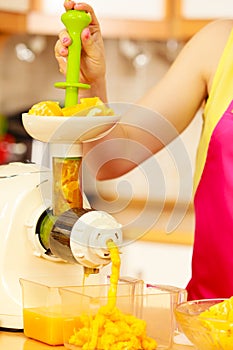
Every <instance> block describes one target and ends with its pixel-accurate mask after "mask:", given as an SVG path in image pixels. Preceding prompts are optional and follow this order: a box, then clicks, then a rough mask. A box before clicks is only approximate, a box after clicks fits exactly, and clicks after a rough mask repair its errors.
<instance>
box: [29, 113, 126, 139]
mask: <svg viewBox="0 0 233 350" xmlns="http://www.w3.org/2000/svg"><path fill="white" fill-rule="evenodd" d="M119 120H120V117H119V116H118V115H115V116H95V117H93V116H84V117H79V116H72V117H60V116H59V117H56V116H38V115H29V114H28V113H23V115H22V121H23V125H24V128H25V130H26V131H27V133H28V134H29V135H30V136H31V137H32V138H34V139H36V140H39V141H42V142H50V143H69V144H70V143H81V142H84V141H87V140H93V139H98V138H101V137H102V136H103V135H104V134H106V133H107V132H109V131H110V130H111V129H112V128H113V127H114V125H115V124H116V123H117V122H118V121H119Z"/></svg>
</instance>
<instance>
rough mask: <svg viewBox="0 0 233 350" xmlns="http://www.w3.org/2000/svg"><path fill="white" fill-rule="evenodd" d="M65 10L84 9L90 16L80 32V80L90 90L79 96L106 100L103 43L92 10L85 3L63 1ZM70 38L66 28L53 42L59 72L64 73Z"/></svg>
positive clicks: (82, 92) (81, 91)
mask: <svg viewBox="0 0 233 350" xmlns="http://www.w3.org/2000/svg"><path fill="white" fill-rule="evenodd" d="M64 7H65V9H66V10H71V9H74V10H84V11H86V12H89V13H90V15H91V18H92V21H91V23H90V25H89V26H88V27H87V28H85V29H84V30H83V31H82V33H81V41H82V52H81V59H80V82H81V83H85V84H90V85H91V89H90V90H81V89H80V93H79V96H80V97H88V96H98V97H100V98H101V100H102V101H103V102H107V96H106V83H105V73H106V64H105V52H104V43H103V39H102V35H101V31H100V25H99V22H98V20H97V17H96V15H95V13H94V10H93V9H92V7H91V6H89V5H87V4H85V3H78V4H77V3H75V2H74V1H71V0H68V1H65V3H64ZM70 44H71V38H70V36H69V34H68V33H67V31H66V30H62V31H61V32H60V33H59V39H58V41H57V42H56V44H55V57H56V59H57V62H58V64H59V69H60V72H61V73H63V74H64V75H65V74H66V67H67V56H68V48H69V45H70Z"/></svg>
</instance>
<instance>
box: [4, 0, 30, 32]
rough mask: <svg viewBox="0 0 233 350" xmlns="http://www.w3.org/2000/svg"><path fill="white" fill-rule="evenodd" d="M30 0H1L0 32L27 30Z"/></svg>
mask: <svg viewBox="0 0 233 350" xmlns="http://www.w3.org/2000/svg"><path fill="white" fill-rule="evenodd" d="M29 9H30V0H14V1H13V0H12V1H5V0H0V33H1V32H2V33H8V34H11V33H19V32H20V33H21V32H25V28H26V15H27V12H28V11H29Z"/></svg>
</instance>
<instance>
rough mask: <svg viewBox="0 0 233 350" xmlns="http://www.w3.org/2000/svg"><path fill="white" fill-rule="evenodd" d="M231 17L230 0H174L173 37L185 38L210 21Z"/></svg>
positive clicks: (232, 13)
mask: <svg viewBox="0 0 233 350" xmlns="http://www.w3.org/2000/svg"><path fill="white" fill-rule="evenodd" d="M231 17H233V6H232V0H174V18H173V29H172V31H173V37H174V38H176V39H182V40H187V39H189V38H190V37H191V36H192V35H194V34H195V33H196V32H197V31H198V30H200V29H201V28H202V27H203V26H204V25H206V24H208V23H209V22H210V21H213V20H215V19H219V18H231Z"/></svg>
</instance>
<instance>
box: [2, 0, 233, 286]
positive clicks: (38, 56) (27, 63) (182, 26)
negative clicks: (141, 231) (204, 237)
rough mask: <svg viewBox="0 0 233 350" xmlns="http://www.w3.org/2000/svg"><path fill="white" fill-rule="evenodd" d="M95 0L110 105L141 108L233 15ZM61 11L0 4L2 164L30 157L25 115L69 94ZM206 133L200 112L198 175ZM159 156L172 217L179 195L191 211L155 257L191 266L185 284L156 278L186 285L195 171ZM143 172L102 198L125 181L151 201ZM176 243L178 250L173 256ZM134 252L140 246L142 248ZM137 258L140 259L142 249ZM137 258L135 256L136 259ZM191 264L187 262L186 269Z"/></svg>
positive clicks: (194, 140) (176, 3)
mask: <svg viewBox="0 0 233 350" xmlns="http://www.w3.org/2000/svg"><path fill="white" fill-rule="evenodd" d="M88 2H89V3H90V4H91V5H93V7H94V8H95V10H96V13H97V15H98V17H99V20H100V24H101V28H102V33H103V36H104V41H105V49H106V59H107V84H108V97H109V101H111V102H126V103H136V102H137V100H138V99H139V98H140V97H142V95H143V94H145V93H146V91H147V89H149V88H150V87H151V86H153V85H154V84H156V82H157V81H158V80H159V79H160V78H161V77H162V76H163V75H164V74H165V72H166V71H167V69H168V68H169V66H170V65H171V63H172V62H173V60H174V59H175V57H176V56H177V54H178V53H179V51H180V49H181V48H182V47H183V45H184V44H185V42H187V40H188V39H189V38H190V37H191V36H192V35H193V34H194V33H195V32H196V31H197V30H199V29H200V28H201V27H203V26H204V25H205V24H207V23H208V22H209V21H211V20H214V19H215V18H220V17H221V18H222V17H230V16H233V5H232V0H144V1H141V0H134V1H132V0H118V1H113V0H90V1H88ZM62 12H63V0H47V1H46V0H11V1H10V2H6V1H5V0H0V91H1V93H0V163H1V164H3V163H4V162H9V161H27V160H30V157H31V139H30V138H29V137H28V135H27V134H26V132H25V131H24V129H23V127H22V123H21V113H22V112H25V111H27V110H28V109H29V108H30V106H32V105H33V104H34V103H36V102H38V101H42V100H50V99H51V100H57V101H59V102H60V103H61V104H62V102H63V99H64V91H63V90H59V89H56V88H54V86H53V84H54V82H57V81H60V80H61V79H62V78H61V74H60V73H59V71H58V65H57V62H56V60H55V58H54V52H53V51H54V44H55V42H56V40H57V34H58V32H59V31H60V30H61V29H62V28H63V26H62V24H61V23H60V15H61V13H62ZM190 69H192V68H191V67H190ZM171 108H172V106H171ZM200 130H201V111H199V113H198V114H197V116H196V118H195V119H194V120H193V122H192V124H191V125H190V126H189V127H188V128H187V130H185V132H184V133H183V135H182V140H183V142H184V147H185V149H186V150H187V152H188V156H189V159H190V164H191V169H192V172H193V168H194V164H195V154H196V148H197V144H198V141H199V135H200ZM153 158H154V157H153ZM155 158H156V162H157V164H159V167H160V169H161V171H162V174H163V176H164V181H165V184H166V186H165V187H166V188H165V189H166V198H165V201H166V203H168V204H167V211H168V214H170V213H171V212H172V210H173V205H174V203H175V202H176V200H177V198H178V197H179V201H180V203H181V206H182V208H183V209H181V210H183V211H186V210H187V213H188V214H187V216H186V217H187V221H186V222H185V221H183V228H181V229H180V230H176V231H175V233H176V234H174V235H173V236H169V235H167V236H166V237H165V238H161V235H160V236H159V233H158V239H157V243H158V244H157V248H158V249H157V248H156V247H153V251H152V252H151V255H152V256H155V255H157V259H158V261H159V264H160V266H161V259H162V261H164V266H167V265H166V263H167V260H166V258H167V257H168V256H169V258H170V261H171V259H173V260H174V261H171V265H170V267H171V266H172V265H173V266H174V269H175V270H176V271H177V270H179V269H180V271H182V270H184V269H185V271H184V272H183V274H182V280H179V278H180V277H178V279H177V277H174V276H176V274H175V273H174V271H173V270H171V269H170V270H169V271H164V270H162V271H161V275H158V274H157V277H156V281H158V280H159V281H160V282H166V281H163V276H166V279H167V278H170V279H169V281H170V283H172V282H173V279H175V280H174V284H176V285H184V281H185V280H187V279H188V276H189V274H190V270H189V267H187V266H189V262H190V258H191V248H192V242H193V212H192V201H191V192H192V185H191V181H190V176H191V175H192V174H190V172H189V171H188V170H187V173H185V172H184V173H183V174H182V178H180V174H179V172H178V171H177V167H176V164H174V162H173V161H172V159H171V155H170V154H169V152H167V150H163V151H161V152H159V154H158V155H156V156H155ZM153 162H154V159H150V160H148V161H147V162H146V163H147V164H146V169H147V170H146V171H148V169H149V171H150V168H152V166H153ZM144 170H145V169H143V168H142V169H140V168H139V169H135V170H134V171H132V172H131V173H130V174H128V175H126V176H125V177H124V178H123V179H122V178H121V179H120V180H114V181H106V182H104V184H99V190H100V192H101V193H102V194H103V196H106V197H112V196H116V193H117V189H118V185H119V181H120V182H122V180H126V182H127V183H128V184H130V186H131V189H132V193H133V196H134V197H135V199H136V200H139V201H140V200H142V201H143V200H144V199H145V197H147V196H148V188H147V187H148V181H147V177H146V175H145V171H144ZM155 181H156V180H155ZM181 183H182V185H181ZM181 186H182V191H180V187H181ZM179 191H180V193H179ZM150 199H151V200H152V201H155V202H159V201H164V193H160V192H159V191H158V192H156V195H155V197H154V198H150ZM190 207H191V209H190ZM187 208H188V209H187ZM181 226H182V225H181ZM181 226H180V227H181ZM176 235H177V238H176ZM151 237H152V236H150V234H149V236H148V238H147V239H145V241H144V242H143V243H142V244H144V245H146V248H147V253H148V254H147V257H145V262H144V265H145V267H142V265H141V260H140V259H138V262H137V261H136V260H137V259H133V260H134V262H133V265H130V262H129V261H130V259H129V261H128V263H127V266H128V267H127V269H128V270H130V269H131V272H132V270H133V271H134V272H135V274H136V275H137V276H139V277H143V278H144V279H148V280H150V281H151V280H152V277H151V276H152V275H153V273H154V271H151V267H150V265H151V263H150V248H151V244H150V242H151V241H153V240H154V238H153V239H152V238H151ZM159 237H160V238H159ZM148 242H149V243H148ZM168 243H169V248H168V247H167V246H166V254H164V253H163V254H162V253H161V252H162V249H161V246H160V245H163V244H168ZM174 244H175V248H176V252H178V253H177V254H173V255H172V252H173V248H174V246H173V245H174ZM147 245H148V246H147ZM178 246H179V247H180V249H179V250H177V247H178ZM140 247H141V246H140ZM135 249H136V250H137V249H139V248H137V245H136V246H135ZM151 249H152V248H151ZM156 249H157V250H156ZM169 249H170V250H169ZM136 253H137V254H138V255H140V254H141V251H140V249H139V251H138V252H136ZM130 254H131V253H130V252H128V256H129V257H130ZM134 254H135V252H134ZM172 257H174V258H172ZM147 259H148V262H147ZM184 259H186V261H187V264H184ZM186 265H187V266H186ZM127 269H126V271H125V272H126V273H127V271H128V270H127ZM157 273H160V272H159V271H157ZM131 274H132V273H131ZM168 275H169V276H170V277H169V276H168ZM179 276H180V275H179Z"/></svg>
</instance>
